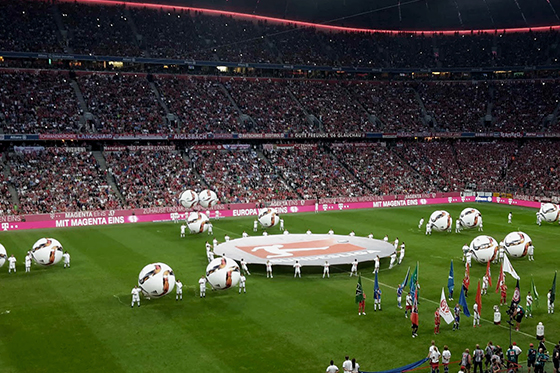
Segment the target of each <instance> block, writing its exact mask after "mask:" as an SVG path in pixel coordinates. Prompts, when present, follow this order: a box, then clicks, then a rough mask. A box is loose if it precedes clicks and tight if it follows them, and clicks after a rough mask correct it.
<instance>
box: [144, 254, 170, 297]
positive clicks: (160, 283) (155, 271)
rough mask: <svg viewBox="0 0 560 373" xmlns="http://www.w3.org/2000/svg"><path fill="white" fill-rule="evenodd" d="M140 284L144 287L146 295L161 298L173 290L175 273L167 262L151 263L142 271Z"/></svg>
mask: <svg viewBox="0 0 560 373" xmlns="http://www.w3.org/2000/svg"><path fill="white" fill-rule="evenodd" d="M138 286H139V287H140V289H142V293H143V294H144V296H146V297H149V298H160V297H163V296H164V295H166V294H169V293H170V292H172V291H173V288H174V287H175V274H174V273H173V270H172V269H171V267H169V266H168V265H167V264H165V263H151V264H148V265H147V266H145V267H144V268H142V270H141V271H140V274H139V275H138Z"/></svg>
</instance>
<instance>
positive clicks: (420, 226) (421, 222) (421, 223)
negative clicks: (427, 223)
mask: <svg viewBox="0 0 560 373" xmlns="http://www.w3.org/2000/svg"><path fill="white" fill-rule="evenodd" d="M423 225H424V218H423V217H422V218H421V219H420V221H419V222H418V229H421V228H422V226H423Z"/></svg>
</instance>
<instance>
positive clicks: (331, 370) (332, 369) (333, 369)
mask: <svg viewBox="0 0 560 373" xmlns="http://www.w3.org/2000/svg"><path fill="white" fill-rule="evenodd" d="M326 373H338V367H337V366H336V365H334V361H333V360H331V365H329V366H328V367H327V370H326Z"/></svg>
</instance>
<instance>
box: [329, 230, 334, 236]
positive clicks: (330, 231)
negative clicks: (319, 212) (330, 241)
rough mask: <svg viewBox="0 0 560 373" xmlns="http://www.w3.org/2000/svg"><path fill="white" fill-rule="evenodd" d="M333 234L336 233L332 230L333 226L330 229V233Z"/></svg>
mask: <svg viewBox="0 0 560 373" xmlns="http://www.w3.org/2000/svg"><path fill="white" fill-rule="evenodd" d="M333 234H334V231H333V230H332V228H331V229H329V235H331V236H332V235H333Z"/></svg>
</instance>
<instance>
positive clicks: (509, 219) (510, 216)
mask: <svg viewBox="0 0 560 373" xmlns="http://www.w3.org/2000/svg"><path fill="white" fill-rule="evenodd" d="M512 217H513V214H512V213H511V212H510V213H509V214H508V224H511V218H512Z"/></svg>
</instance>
